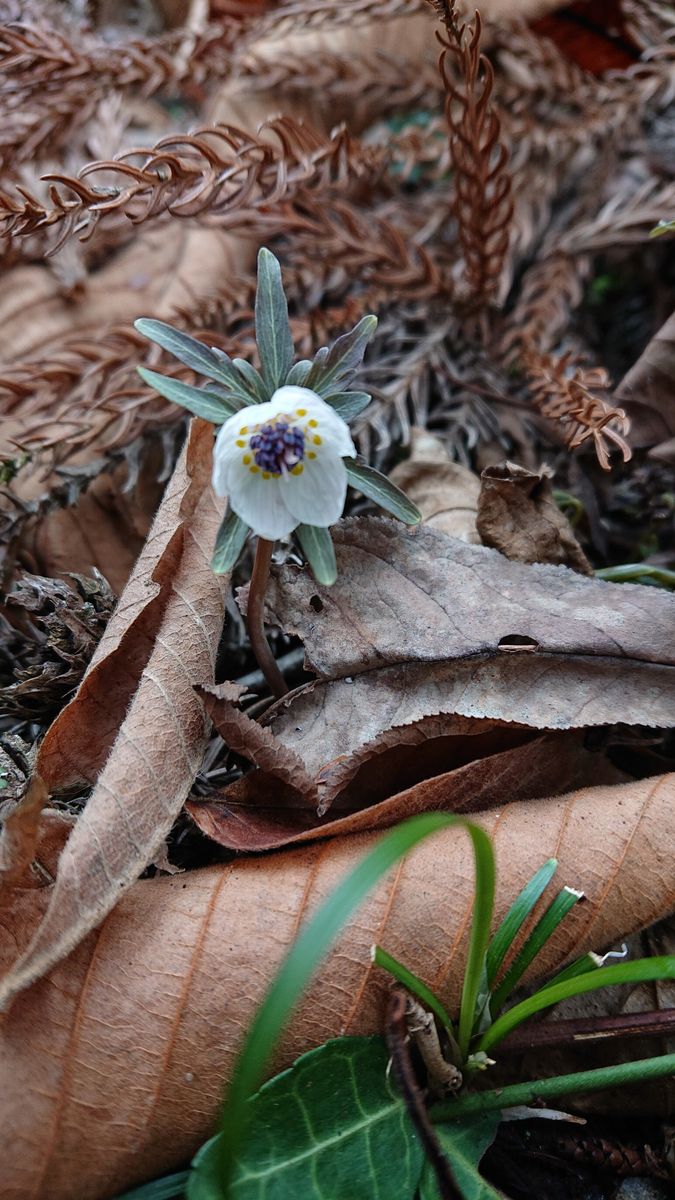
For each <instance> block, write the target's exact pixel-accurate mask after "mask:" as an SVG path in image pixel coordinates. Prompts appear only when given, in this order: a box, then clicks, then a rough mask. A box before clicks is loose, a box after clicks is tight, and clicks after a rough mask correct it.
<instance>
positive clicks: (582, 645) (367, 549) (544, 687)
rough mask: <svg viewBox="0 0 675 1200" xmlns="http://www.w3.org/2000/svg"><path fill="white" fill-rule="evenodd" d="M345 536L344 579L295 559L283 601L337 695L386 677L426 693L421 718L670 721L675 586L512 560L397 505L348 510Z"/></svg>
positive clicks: (396, 689)
mask: <svg viewBox="0 0 675 1200" xmlns="http://www.w3.org/2000/svg"><path fill="white" fill-rule="evenodd" d="M334 542H335V546H336V554H337V561H338V571H339V574H338V582H337V584H335V586H334V587H333V588H331V589H322V588H320V587H317V585H316V584H314V583H313V581H312V580H311V578H310V577H309V575H308V574H307V573H306V572H304V571H298V570H297V569H294V568H292V567H287V568H284V570H283V571H281V572H280V573H279V574H278V575H277V576H276V578H275V580H274V581H273V583H272V586H271V589H270V607H271V609H272V611H273V613H274V615H275V619H276V620H277V621H278V623H279V624H281V625H282V626H283V627H285V628H286V629H287V630H289V631H290V630H292V631H293V632H295V633H297V634H298V636H300V637H301V638H302V640H303V641H304V643H305V648H306V653H307V658H308V661H309V663H310V664H311V666H312V667H313V668H314V669H315V670H316V671H317V673H318V674H319V676H320V677H321V678H322V679H324V680H329V681H331V688H332V691H333V693H334V696H335V702H336V703H338V704H340V703H341V701H340V700H338V696H339V694H340V693H344V691H345V689H348V688H354V689H355V693H354V699H353V701H352V702H353V703H354V705H355V706H356V705H359V704H360V705H362V706H363V707H362V711H364V712H370V711H371V707H372V706H371V701H370V700H369V697H368V692H369V688H370V687H375V688H376V689H377V693H378V701H377V703H378V706H379V705H380V704H382V703H386V701H385V699H384V694H383V693H384V692H386V693H388V694H389V696H390V700H389V703H391V704H395V702H396V701H395V697H396V696H397V695H400V694H401V692H403V693H404V694H405V695H406V697H407V701H406V702H407V704H408V705H409V704H410V703H411V697H412V696H414V697H415V704H416V705H417V711H416V713H415V717H416V718H417V717H420V716H423V715H431V714H433V713H440V712H445V713H451V712H457V713H462V714H463V715H465V716H479V717H490V718H493V719H495V720H506V721H517V722H519V723H522V724H527V725H531V726H533V727H534V728H552V729H555V728H558V729H562V728H568V727H571V726H585V725H594V724H606V723H611V722H614V721H628V722H633V723H635V724H646V725H668V724H669V722H670V719H671V717H672V712H673V688H674V687H675V671H673V665H675V641H674V637H673V631H674V627H675V626H674V622H673V613H674V611H675V598H673V597H672V596H670V595H668V594H667V593H664V592H662V591H660V590H659V589H656V588H649V589H647V588H642V587H639V586H637V585H633V586H630V587H627V586H626V585H619V584H613V585H612V584H606V583H603V582H601V581H599V580H595V579H587V578H585V577H583V576H581V575H578V574H576V573H574V572H572V571H569V570H568V569H566V568H565V567H553V566H543V565H538V564H535V565H532V566H528V565H524V564H522V563H516V562H509V560H508V559H506V558H504V557H503V556H502V555H500V554H497V552H496V551H494V550H490V549H488V548H487V547H483V546H469V545H467V544H466V543H464V542H460V541H457V540H456V539H454V538H449V537H446V536H444V535H443V534H440V533H437V532H436V531H434V530H431V529H426V528H425V527H424V526H422V527H421V528H418V529H417V530H415V531H409V530H403V529H402V528H401V526H400V525H397V524H396V523H395V522H393V521H390V520H388V519H385V518H378V517H372V518H371V517H368V518H357V519H351V520H348V521H344V522H342V523H341V525H339V526H337V527H336V528H335V531H334ZM413 618H414V619H413ZM356 689H358V691H359V692H360V695H359V696H358V697H357V695H356ZM330 690H331V689H329V691H330ZM322 703H323V704H325V703H326V699H325V695H324V696H323V697H322ZM392 723H393V722H392Z"/></svg>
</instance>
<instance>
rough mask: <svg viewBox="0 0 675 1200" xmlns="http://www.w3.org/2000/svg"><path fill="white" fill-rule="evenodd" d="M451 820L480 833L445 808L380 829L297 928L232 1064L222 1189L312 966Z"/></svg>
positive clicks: (225, 1112) (222, 1146)
mask: <svg viewBox="0 0 675 1200" xmlns="http://www.w3.org/2000/svg"><path fill="white" fill-rule="evenodd" d="M452 825H457V826H458V827H459V828H461V829H464V830H465V831H466V832H467V833H468V834H469V835H470V837H471V838H472V839H475V837H476V836H482V837H485V836H486V835H485V834H484V833H483V831H482V830H480V829H478V827H477V826H475V825H471V824H470V823H469V822H468V821H464V820H463V819H462V818H461V817H456V816H453V815H452V814H451V813H424V814H422V815H421V816H418V817H412V818H411V819H410V820H409V821H404V822H403V823H402V824H401V825H398V826H397V827H396V828H395V829H392V830H390V832H389V833H387V834H385V836H384V837H383V838H382V839H381V840H380V841H379V842H378V844H377V845H376V846H375V848H374V850H371V852H370V854H367V855H366V857H365V858H363V859H362V860H361V862H360V863H359V864H358V865H357V866H356V867H355V868H354V870H353V871H350V873H349V875H347V877H346V878H345V879H343V880H342V882H341V883H339V884H338V886H337V887H336V888H335V890H334V891H333V892H332V893H331V895H330V896H329V897H328V899H327V900H325V901H324V903H323V904H322V905H321V907H320V908H319V909H318V910H317V912H315V914H314V916H313V917H312V918H311V920H310V921H308V922H307V924H306V925H305V926H304V927H303V928H302V930H301V932H300V934H299V936H298V938H297V940H296V941H295V942H294V944H293V946H292V947H291V949H290V950H289V951H288V954H287V955H286V957H285V959H284V960H283V962H282V964H281V967H280V968H279V970H278V972H277V974H276V976H275V978H274V980H273V981H272V983H271V984H270V986H269V988H268V989H267V992H266V994H265V998H264V1000H263V1002H262V1004H261V1005H260V1007H259V1009H258V1011H257V1013H256V1015H255V1017H254V1019H253V1023H252V1025H251V1027H250V1029H249V1031H248V1035H247V1037H246V1040H245V1042H244V1045H243V1047H242V1050H241V1052H240V1055H239V1058H238V1059H237V1062H236V1063H235V1067H234V1072H233V1075H232V1080H231V1083H230V1087H229V1090H228V1093H227V1096H226V1099H225V1105H224V1109H223V1116H222V1127H223V1134H222V1138H221V1143H220V1149H219V1158H220V1167H219V1178H220V1181H221V1188H222V1192H223V1193H224V1194H227V1188H228V1187H229V1184H230V1180H231V1178H232V1170H233V1168H234V1162H235V1159H236V1158H237V1157H238V1156H239V1154H240V1152H241V1147H242V1143H243V1139H244V1135H245V1133H246V1129H247V1126H248V1117H249V1112H250V1109H249V1105H248V1098H249V1096H250V1095H251V1093H252V1092H253V1091H254V1090H255V1089H256V1088H257V1087H258V1086H259V1084H260V1081H261V1079H262V1077H263V1074H264V1071H265V1067H266V1064H267V1062H268V1059H269V1057H270V1055H271V1053H272V1051H273V1049H274V1047H275V1045H276V1042H277V1039H278V1037H279V1035H280V1033H281V1031H282V1029H283V1028H284V1027H285V1025H286V1022H287V1021H288V1018H289V1017H290V1014H291V1012H292V1011H293V1008H294V1006H295V1004H296V1003H297V1001H298V999H299V997H300V996H301V994H302V992H303V991H304V989H305V987H306V986H307V984H308V983H309V980H310V979H311V977H312V975H313V974H314V971H315V970H316V968H317V966H318V965H319V963H320V962H321V960H322V958H323V957H324V955H326V954H327V953H328V951H329V950H330V947H331V945H332V944H333V942H334V940H335V938H336V937H337V935H338V933H339V932H340V930H341V928H342V926H343V925H344V924H345V922H346V921H348V920H349V917H350V916H351V914H352V913H353V912H354V911H355V909H357V908H358V906H359V904H361V902H362V900H364V899H365V897H366V896H367V895H368V892H369V891H370V890H371V888H373V887H374V886H375V884H376V883H377V882H378V880H379V879H381V877H382V876H383V875H385V874H386V872H387V871H389V870H390V869H391V867H392V866H393V865H394V863H395V862H397V860H398V859H399V858H401V857H402V855H404V854H407V853H408V851H410V850H412V848H413V846H416V845H417V843H418V842H420V841H422V839H423V838H425V837H428V836H429V835H430V834H432V833H436V832H437V831H438V830H439V829H447V828H449V827H450V826H452Z"/></svg>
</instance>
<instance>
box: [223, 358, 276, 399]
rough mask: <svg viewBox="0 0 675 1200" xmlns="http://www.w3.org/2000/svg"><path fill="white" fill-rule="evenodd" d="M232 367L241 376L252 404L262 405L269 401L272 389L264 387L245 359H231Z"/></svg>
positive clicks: (257, 373) (253, 368)
mask: <svg viewBox="0 0 675 1200" xmlns="http://www.w3.org/2000/svg"><path fill="white" fill-rule="evenodd" d="M232 365H233V366H235V367H236V368H237V370H238V371H239V373H240V374H241V375H242V376H243V379H244V383H245V385H246V387H247V388H248V391H249V395H250V398H251V400H252V401H253V403H254V404H264V403H265V401H266V400H269V399H270V397H271V395H272V391H273V389H272V388H268V387H266V385H265V384H264V383H263V380H262V377H261V376H260V374H259V372H258V371H256V369H255V367H254V366H252V365H251V363H250V362H247V361H246V359H245V358H233V359H232Z"/></svg>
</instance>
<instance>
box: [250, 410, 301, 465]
mask: <svg viewBox="0 0 675 1200" xmlns="http://www.w3.org/2000/svg"><path fill="white" fill-rule="evenodd" d="M249 445H250V447H251V449H252V450H253V451H254V457H255V461H256V464H257V466H259V467H260V468H261V470H263V471H269V472H270V474H271V475H281V474H283V472H284V471H290V470H292V469H293V467H295V466H297V464H298V463H299V462H302V460H303V458H304V457H305V435H304V433H303V431H302V429H298V427H297V426H296V425H289V423H288V421H275V422H274V424H269V425H263V426H262V428H261V429H260V430H259V431H258V433H254V435H253V437H252V438H251V440H250V442H249Z"/></svg>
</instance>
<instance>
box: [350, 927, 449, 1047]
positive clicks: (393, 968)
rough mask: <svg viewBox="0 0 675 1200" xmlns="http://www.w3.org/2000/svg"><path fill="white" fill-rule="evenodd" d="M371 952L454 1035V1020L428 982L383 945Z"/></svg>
mask: <svg viewBox="0 0 675 1200" xmlns="http://www.w3.org/2000/svg"><path fill="white" fill-rule="evenodd" d="M370 953H371V957H372V960H373V963H374V964H375V966H376V967H381V968H382V970H383V971H388V972H389V974H390V975H393V977H394V979H397V980H398V982H399V983H402V984H403V986H404V987H405V988H407V989H408V991H409V992H411V993H412V995H413V996H417V999H418V1000H421V1001H422V1004H424V1006H425V1007H426V1008H428V1009H429V1010H430V1011H431V1012H432V1013H433V1014H434V1016H436V1017H437V1018H438V1020H439V1021H440V1023H441V1025H443V1026H444V1027H445V1029H447V1030H448V1032H449V1033H450V1035H451V1036H452V1037H454V1028H453V1024H452V1021H451V1020H450V1017H449V1016H448V1014H447V1012H446V1011H445V1009H444V1007H443V1005H442V1004H441V1002H440V1000H439V999H438V996H436V995H435V993H434V992H432V990H431V988H428V987H427V985H426V983H423V982H422V980H421V979H418V977H417V975H414V974H413V972H412V971H409V970H408V968H407V967H404V965H403V963H401V962H399V961H398V959H397V958H394V956H393V954H389V953H388V952H387V951H386V950H383V949H382V946H373V948H372V950H371V952H370Z"/></svg>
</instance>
